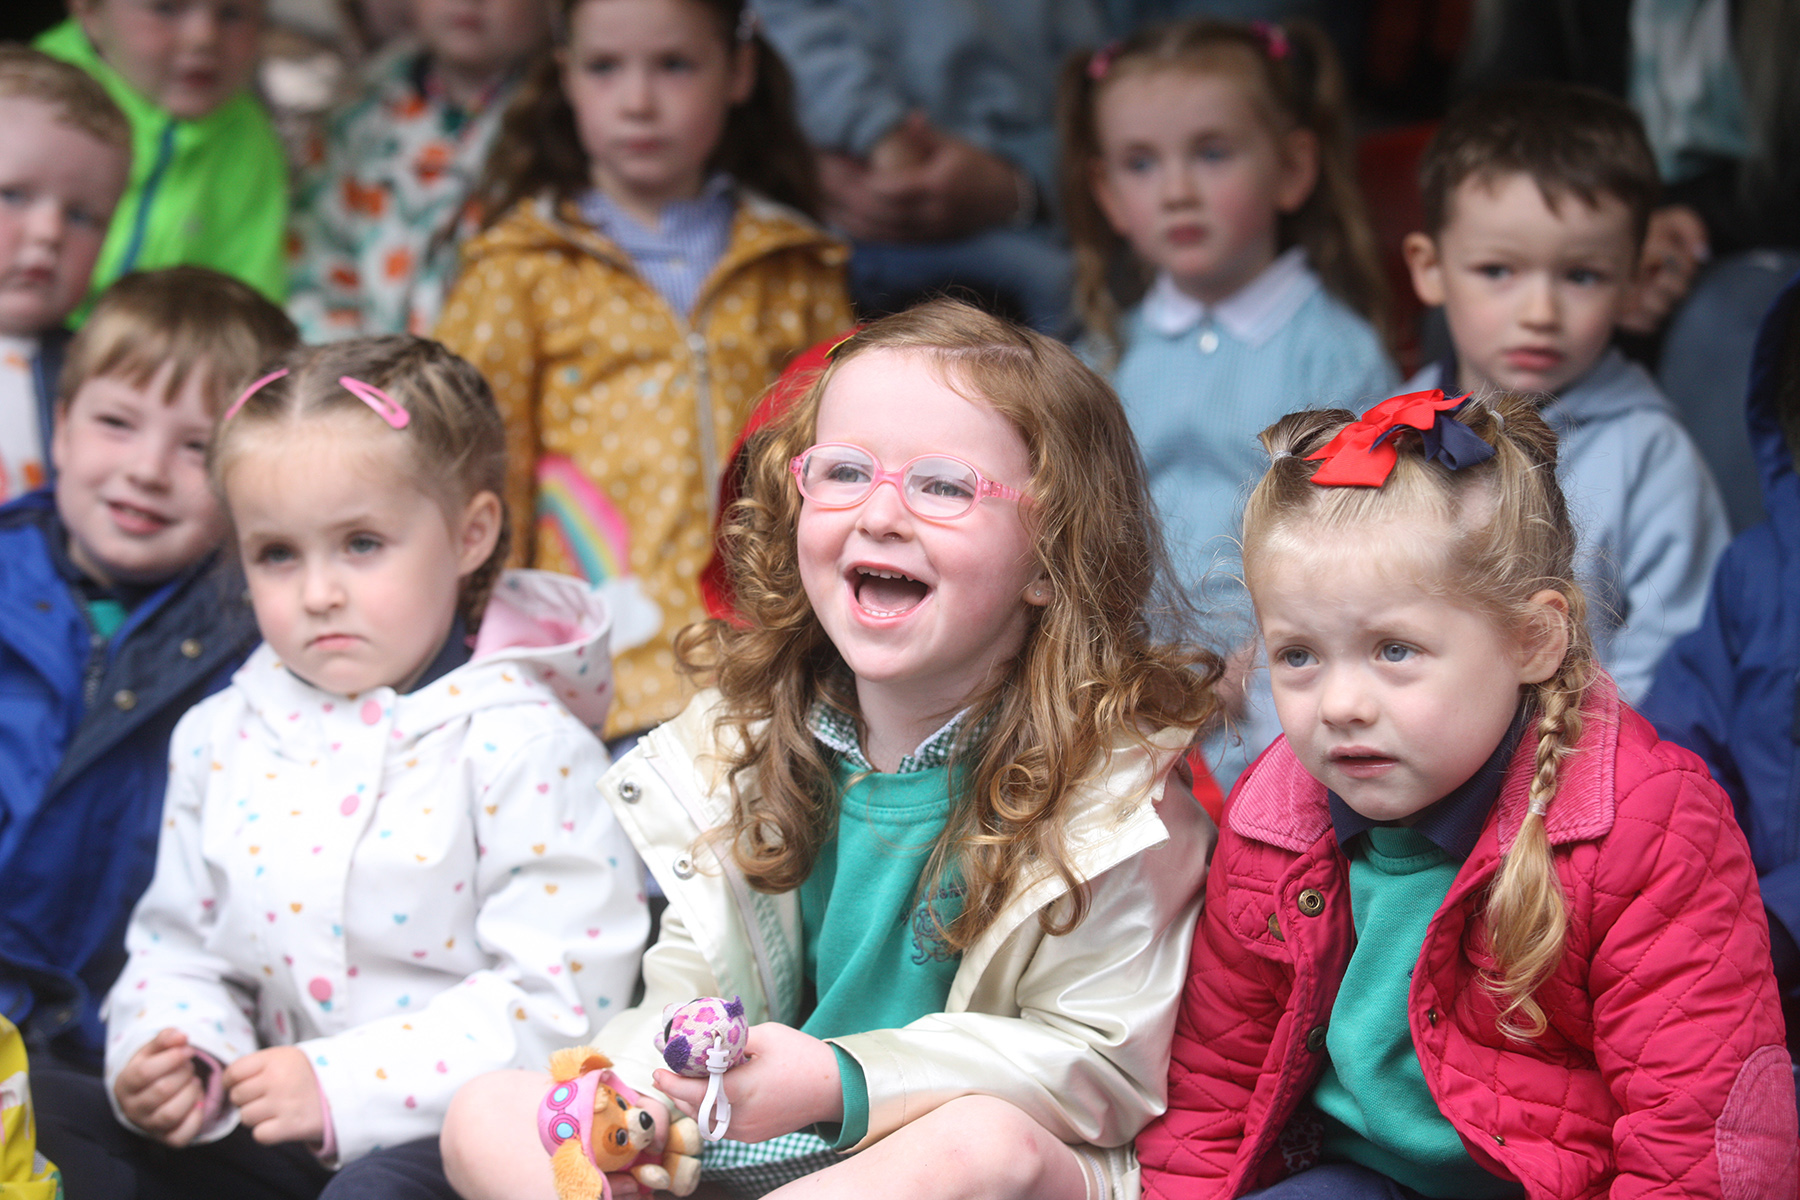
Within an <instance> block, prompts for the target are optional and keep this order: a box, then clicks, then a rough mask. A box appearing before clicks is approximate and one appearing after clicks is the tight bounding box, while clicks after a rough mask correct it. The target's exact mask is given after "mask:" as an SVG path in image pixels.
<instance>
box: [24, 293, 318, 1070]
mask: <svg viewBox="0 0 1800 1200" xmlns="http://www.w3.org/2000/svg"><path fill="white" fill-rule="evenodd" d="M296 340H297V338H296V334H295V330H294V326H293V324H292V322H290V321H289V320H288V319H287V317H286V316H285V315H284V314H283V313H282V311H281V310H280V309H279V308H277V307H276V306H275V305H273V304H271V303H270V302H269V301H267V300H265V299H263V298H262V297H261V296H259V295H257V294H256V292H255V291H253V290H252V289H251V288H249V287H247V286H246V285H244V284H242V283H239V282H237V281H236V280H233V279H229V278H227V277H226V276H223V275H220V274H218V273H216V272H214V271H209V270H205V269H203V268H199V267H175V268H171V269H169V270H166V271H158V272H153V273H149V274H141V275H132V276H127V277H126V278H125V279H123V280H121V281H120V282H119V283H118V284H116V285H114V287H113V288H112V289H110V290H109V291H108V292H107V293H106V294H105V296H104V297H103V298H102V300H101V302H100V304H99V305H98V306H97V307H96V309H95V311H94V316H93V319H92V320H91V321H89V323H88V324H87V326H86V327H85V328H84V329H83V330H82V332H81V333H80V334H78V335H77V336H76V338H75V340H74V341H73V342H72V343H70V346H69V352H68V358H67V361H66V362H65V364H64V367H63V372H62V378H61V381H60V385H59V389H58V396H57V406H56V424H55V431H54V433H53V434H52V437H51V444H50V456H51V461H52V463H53V465H54V467H55V472H56V474H55V480H54V483H53V484H52V486H51V487H49V488H44V489H40V490H38V491H35V492H31V493H29V494H28V495H25V496H23V497H20V498H19V499H18V500H16V501H14V502H12V503H11V504H8V505H6V506H5V507H4V508H0V1013H3V1014H4V1015H5V1016H6V1017H8V1018H9V1019H11V1020H12V1021H13V1023H14V1024H16V1025H18V1026H19V1028H20V1029H21V1030H23V1031H24V1033H25V1037H26V1041H27V1043H28V1044H29V1045H30V1046H31V1047H32V1054H33V1059H34V1062H38V1063H43V1062H45V1061H46V1060H47V1059H51V1058H53V1059H56V1060H60V1061H61V1062H62V1063H64V1064H66V1065H69V1066H73V1067H76V1068H78V1069H85V1070H97V1069H98V1066H99V1063H100V1057H101V1053H102V1037H103V1035H104V1033H105V1026H104V1024H103V1023H102V1021H101V1019H100V1013H99V1003H100V999H101V998H102V997H103V996H105V994H106V990H107V988H108V987H109V986H110V985H111V984H112V981H113V979H114V977H115V976H117V974H118V972H119V968H120V966H121V965H122V964H123V962H124V928H125V922H126V919H127V918H128V917H129V916H130V913H131V908H132V905H133V904H134V903H135V902H136V900H137V898H138V894H139V893H140V892H142V891H143V889H144V887H145V886H146V885H147V884H148V883H149V880H150V872H151V867H152V865H153V863H154V859H155V854H156V835H157V827H158V823H159V819H160V816H161V813H162V803H163V791H164V787H165V784H166V781H167V776H168V761H167V756H168V741H169V734H170V731H171V730H172V729H173V728H174V725H175V722H176V720H177V719H178V718H179V717H180V716H181V714H182V713H184V712H185V711H187V709H188V708H189V707H190V706H191V705H192V704H194V703H195V702H196V701H198V700H200V699H202V698H203V697H205V696H206V695H208V694H210V693H211V692H212V691H214V690H216V689H217V688H219V687H220V686H222V685H223V684H224V683H225V681H226V679H227V678H228V677H229V675H230V673H231V671H232V670H234V669H235V668H236V667H237V665H238V663H239V662H241V661H242V659H243V658H244V656H245V655H246V654H247V653H248V652H249V650H250V648H251V647H252V646H253V645H254V644H255V641H256V625H255V622H254V620H253V619H252V617H251V613H250V607H249V605H248V603H247V602H246V601H245V600H244V598H243V584H242V582H241V581H239V580H238V579H236V577H235V568H232V567H228V564H227V562H226V561H225V560H226V556H225V555H222V554H221V553H220V551H219V544H220V541H221V539H222V537H223V534H224V530H225V518H224V515H223V513H222V512H221V511H220V507H219V504H218V502H217V500H216V499H215V498H214V496H213V494H212V491H211V489H210V487H209V486H208V483H207V478H206V466H205V460H206V445H207V441H208V439H209V438H210V437H211V434H212V427H213V425H214V423H215V422H216V420H217V419H218V415H219V414H220V413H221V412H223V411H224V409H225V406H226V405H227V404H229V403H230V401H231V398H232V396H234V395H235V394H236V392H237V390H238V389H239V388H241V387H242V386H243V384H244V383H245V382H246V381H247V380H248V379H249V378H250V377H251V375H252V374H253V373H254V372H255V371H256V370H257V368H258V367H260V366H261V365H262V364H263V363H265V362H267V361H268V360H270V359H272V358H274V357H276V356H277V355H279V354H282V353H283V352H285V351H286V350H287V349H289V348H290V347H292V346H293V345H294V343H295V342H296Z"/></svg>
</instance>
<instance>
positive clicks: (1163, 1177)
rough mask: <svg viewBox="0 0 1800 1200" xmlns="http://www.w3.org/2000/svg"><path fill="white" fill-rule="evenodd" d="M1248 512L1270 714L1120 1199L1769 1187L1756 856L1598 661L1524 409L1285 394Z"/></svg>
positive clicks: (1782, 1167) (1786, 1097) (1737, 1192)
mask: <svg viewBox="0 0 1800 1200" xmlns="http://www.w3.org/2000/svg"><path fill="white" fill-rule="evenodd" d="M1262 440H1263V444H1264V445H1265V446H1266V447H1267V448H1268V450H1269V452H1270V454H1271V455H1272V456H1273V461H1272V462H1271V464H1270V466H1269V469H1268V472H1267V474H1266V475H1265V476H1264V477H1263V479H1262V481H1261V482H1260V483H1259V484H1258V486H1257V488H1256V491H1255V493H1254V494H1253V495H1252V497H1251V498H1250V501H1249V504H1248V507H1247V510H1246V512H1245V516H1244V550H1243V561H1244V570H1245V576H1246V582H1247V583H1248V585H1249V588H1250V592H1251V596H1252V598H1253V599H1254V601H1255V604H1256V611H1257V619H1258V621H1259V623H1260V625H1261V628H1262V634H1263V639H1264V642H1265V645H1266V647H1267V651H1268V658H1269V666H1270V675H1271V679H1272V681H1273V686H1274V693H1275V702H1276V710H1277V712H1278V714H1279V716H1280V719H1281V725H1282V730H1283V732H1284V734H1285V736H1284V737H1283V738H1282V739H1281V740H1280V741H1278V742H1276V743H1275V745H1274V746H1272V747H1271V748H1270V749H1269V750H1268V752H1267V753H1265V754H1264V755H1263V756H1262V758H1260V759H1259V760H1258V761H1257V763H1256V765H1255V766H1254V767H1253V768H1252V769H1251V771H1250V772H1249V773H1248V774H1247V775H1246V776H1245V777H1244V779H1243V780H1242V781H1241V782H1240V784H1239V785H1238V788H1237V790H1236V791H1235V792H1234V794H1233V796H1232V799H1231V802H1230V804H1229V806H1228V808H1227V810H1226V814H1225V828H1224V829H1223V830H1222V831H1221V835H1220V842H1219V848H1218V851H1217V854H1216V856H1215V857H1214V859H1213V864H1212V869H1211V872H1210V874H1209V876H1208V880H1207V899H1206V907H1205V910H1204V913H1203V915H1202V918H1201V924H1200V928H1199V930H1198V931H1197V933H1196V935H1195V939H1194V951H1193V960H1192V966H1191V968H1190V972H1189V976H1188V982H1187V986H1186V989H1185V992H1184V995H1183V999H1182V1005H1181V1011H1180V1014H1179V1017H1178V1021H1177V1026H1176V1034H1175V1045H1174V1054H1173V1061H1172V1063H1171V1067H1170V1077H1169V1108H1168V1111H1167V1113H1166V1114H1165V1115H1164V1116H1163V1117H1161V1118H1159V1119H1158V1120H1157V1121H1156V1122H1154V1123H1153V1124H1152V1125H1151V1126H1149V1127H1148V1128H1147V1129H1145V1130H1144V1132H1143V1133H1142V1134H1140V1136H1139V1138H1138V1143H1137V1147H1138V1155H1139V1158H1140V1161H1141V1162H1142V1165H1143V1181H1144V1190H1145V1194H1146V1195H1148V1196H1151V1197H1169V1198H1174V1197H1181V1198H1182V1200H1190V1198H1194V1197H1215V1196H1217V1197H1236V1196H1257V1197H1271V1198H1280V1200H1301V1198H1310V1197H1327V1196H1329V1197H1332V1198H1334V1200H1342V1198H1350V1200H1354V1198H1357V1197H1365V1196H1367V1197H1383V1198H1411V1197H1418V1196H1431V1197H1457V1198H1466V1200H1478V1198H1485V1197H1512V1196H1529V1197H1532V1198H1533V1200H1551V1198H1555V1200H1564V1198H1574V1197H1598V1196H1619V1197H1622V1196H1633V1197H1641V1196H1671V1197H1672V1196H1733V1197H1764V1196H1793V1195H1794V1194H1795V1189H1796V1180H1797V1164H1796V1145H1797V1143H1796V1121H1795V1109H1794V1086H1793V1079H1792V1075H1791V1070H1792V1068H1791V1064H1790V1061H1789V1058H1788V1055H1787V1051H1786V1049H1785V1043H1784V1041H1783V1030H1782V1018H1781V1011H1780V1008H1779V1005H1778V1002H1777V997H1776V992H1775V987H1774V981H1773V978H1772V976H1771V971H1770V966H1769V936H1768V929H1767V925H1766V924H1765V920H1764V917H1763V913H1762V906H1761V902H1760V899H1759V897H1758V893H1757V887H1756V875H1755V870H1754V868H1753V867H1752V865H1751V862H1750V855H1749V852H1748V850H1747V848H1746V846H1745V843H1744V839H1743V836H1742V834H1741V833H1740V832H1739V831H1738V828H1737V826H1736V823H1735V821H1734V819H1733V816H1732V811H1731V806H1730V803H1729V801H1728V800H1727V799H1726V798H1725V796H1724V794H1723V793H1722V792H1721V791H1720V790H1719V788H1718V787H1717V786H1716V785H1714V784H1713V782H1712V780H1711V779H1710V778H1708V776H1707V774H1706V771H1705V769H1704V767H1703V766H1702V765H1701V763H1700V761H1699V760H1698V759H1697V758H1695V757H1694V756H1693V755H1691V754H1689V753H1687V752H1686V751H1685V750H1682V749H1679V748H1677V747H1675V746H1673V745H1670V744H1667V743H1663V742H1659V741H1658V740H1657V738H1656V734H1655V732H1654V731H1653V730H1652V729H1651V727H1650V726H1649V725H1648V724H1647V723H1646V722H1645V721H1644V720H1642V719H1641V718H1640V717H1639V716H1638V715H1637V714H1636V713H1634V712H1632V711H1631V710H1630V709H1628V708H1626V707H1625V706H1624V705H1622V704H1621V703H1620V701H1619V698H1618V694H1617V692H1616V691H1615V689H1614V687H1613V685H1612V681H1611V680H1610V679H1609V678H1608V677H1607V676H1606V675H1605V673H1604V672H1603V671H1601V670H1600V669H1599V668H1598V667H1597V666H1596V665H1595V662H1594V658H1593V650H1592V647H1591V646H1590V645H1589V642H1588V637H1587V633H1586V628H1587V626H1586V622H1585V621H1584V619H1583V615H1584V601H1583V599H1582V594H1581V590H1580V589H1579V588H1578V587H1577V586H1576V585H1575V583H1574V582H1573V577H1572V572H1571V559H1572V555H1573V552H1574V548H1575V534H1574V531H1573V529H1572V527H1571V524H1570V520H1569V514H1568V511H1567V509H1566V507H1565V505H1564V501H1563V497H1562V495H1561V492H1560V491H1559V489H1558V487H1557V483H1556V474H1555V466H1556V441H1555V436H1554V434H1553V433H1552V432H1551V431H1550V429H1549V428H1548V427H1547V426H1546V425H1545V424H1544V422H1543V421H1542V420H1541V419H1540V418H1539V416H1538V415H1537V410H1536V407H1535V406H1534V405H1533V404H1532V403H1531V402H1530V401H1529V400H1526V399H1523V398H1520V397H1514V396H1508V395H1496V396H1490V397H1483V398H1480V399H1467V398H1462V399H1458V398H1446V397H1445V396H1444V395H1443V394H1442V393H1441V392H1422V393H1416V394H1414V395H1409V396H1400V397H1395V398H1394V399H1392V400H1389V401H1386V402H1384V403H1382V404H1380V405H1377V406H1376V407H1375V408H1373V409H1371V410H1370V411H1369V413H1368V414H1366V415H1365V416H1364V417H1363V418H1362V419H1361V420H1357V419H1354V418H1353V417H1352V415H1351V414H1350V413H1347V412H1307V413H1296V414H1292V415H1290V416H1288V417H1285V418H1283V419H1282V420H1281V421H1279V422H1277V423H1276V424H1275V425H1273V426H1271V427H1270V428H1269V429H1268V430H1266V431H1265V432H1264V433H1263V435H1262Z"/></svg>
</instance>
